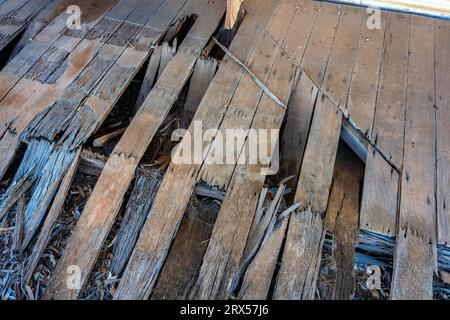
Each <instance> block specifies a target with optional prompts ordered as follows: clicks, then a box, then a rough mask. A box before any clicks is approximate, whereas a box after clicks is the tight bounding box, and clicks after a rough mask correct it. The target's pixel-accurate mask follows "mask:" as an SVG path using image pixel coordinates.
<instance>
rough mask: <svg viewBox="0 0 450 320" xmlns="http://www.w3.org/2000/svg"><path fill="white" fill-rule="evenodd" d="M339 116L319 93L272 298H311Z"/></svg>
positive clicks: (338, 129) (339, 120)
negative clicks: (297, 208) (294, 205)
mask: <svg viewBox="0 0 450 320" xmlns="http://www.w3.org/2000/svg"><path fill="white" fill-rule="evenodd" d="M341 119H342V115H341V113H339V112H338V111H337V109H336V107H335V105H334V104H333V103H332V102H331V101H330V100H329V99H328V98H327V97H326V96H325V95H324V94H323V93H322V94H320V96H319V99H318V101H317V104H316V107H315V112H314V117H313V122H312V125H311V131H310V133H309V139H308V143H307V146H306V150H305V155H304V159H303V163H302V169H301V171H300V179H299V183H298V187H297V192H296V196H295V202H296V203H300V205H301V207H300V209H299V210H298V212H295V213H293V214H292V215H291V218H290V221H289V228H288V233H287V238H286V244H285V248H284V253H283V257H282V265H281V269H280V272H279V274H278V278H277V283H276V288H275V293H274V298H275V299H281V300H283V299H295V300H298V299H314V295H315V291H316V290H315V288H316V280H317V274H318V268H319V263H320V257H321V251H322V244H323V241H324V238H325V229H324V226H323V222H322V215H323V214H324V213H325V211H326V208H327V204H328V196H329V192H330V188H331V181H332V177H333V168H334V161H335V156H336V151H337V145H338V141H339V132H340V127H341Z"/></svg>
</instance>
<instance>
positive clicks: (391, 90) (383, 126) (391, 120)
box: [360, 12, 410, 236]
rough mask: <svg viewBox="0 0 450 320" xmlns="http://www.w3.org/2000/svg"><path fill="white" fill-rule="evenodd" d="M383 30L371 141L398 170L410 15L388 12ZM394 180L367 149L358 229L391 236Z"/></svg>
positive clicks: (391, 171) (390, 171)
mask: <svg viewBox="0 0 450 320" xmlns="http://www.w3.org/2000/svg"><path fill="white" fill-rule="evenodd" d="M386 28H387V30H386V40H385V41H386V43H385V48H384V51H383V56H382V66H381V74H380V82H379V88H378V94H377V103H376V109H375V116H374V117H375V118H374V124H373V128H372V136H371V141H372V142H373V143H374V144H375V145H377V146H378V147H379V148H380V149H381V150H383V152H384V153H386V155H387V156H388V157H389V159H388V160H389V161H391V162H392V163H394V164H395V166H396V167H397V168H400V167H401V165H402V162H403V134H404V132H403V130H404V119H405V106H406V88H407V72H408V50H409V37H410V16H409V15H403V14H399V13H394V12H389V13H388V21H387V26H386ZM398 181H399V175H398V172H397V171H396V170H395V169H394V168H392V166H390V165H389V163H388V162H386V161H385V159H383V157H382V156H381V155H380V154H379V153H378V152H377V151H376V150H375V149H374V148H373V147H371V146H369V147H368V156H367V162H366V172H365V179H364V188H363V198H362V203H361V222H360V226H361V228H363V229H366V230H370V231H374V232H378V233H382V234H387V235H391V236H393V235H395V232H396V231H395V230H396V221H397V197H398Z"/></svg>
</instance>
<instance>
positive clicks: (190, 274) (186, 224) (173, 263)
mask: <svg viewBox="0 0 450 320" xmlns="http://www.w3.org/2000/svg"><path fill="white" fill-rule="evenodd" d="M216 206H217V207H218V205H217V204H216V205H215V206H214V205H212V204H204V203H203V202H201V201H200V200H195V201H191V203H190V205H189V206H188V208H187V210H186V214H185V217H184V218H183V222H182V223H181V226H180V229H179V231H178V233H177V236H176V238H175V240H174V242H173V244H172V247H171V249H170V252H169V254H168V256H167V259H166V261H165V262H164V267H163V268H162V270H161V274H160V276H159V278H158V282H157V284H156V286H155V291H154V292H153V294H152V296H151V298H152V299H153V300H183V299H187V298H188V294H189V292H190V289H191V287H192V285H193V283H194V282H195V278H196V276H197V273H198V270H199V268H200V266H201V262H202V258H203V255H204V254H205V251H206V248H207V246H208V240H209V238H210V237H211V233H212V230H213V225H214V222H215V221H216V218H217V212H218V210H219V209H218V208H216Z"/></svg>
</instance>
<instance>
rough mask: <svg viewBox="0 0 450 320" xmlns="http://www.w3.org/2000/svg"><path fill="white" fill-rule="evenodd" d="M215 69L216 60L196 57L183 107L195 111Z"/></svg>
mask: <svg viewBox="0 0 450 320" xmlns="http://www.w3.org/2000/svg"><path fill="white" fill-rule="evenodd" d="M216 70H217V60H214V59H198V60H197V62H196V64H195V68H194V72H193V73H192V79H191V83H190V85H189V93H188V96H187V98H186V103H185V105H184V109H185V110H186V111H189V112H192V113H195V111H197V108H198V106H199V104H200V102H201V100H202V98H203V96H204V95H205V92H206V90H207V89H208V87H209V85H210V84H211V82H212V80H213V78H214V75H215V74H216Z"/></svg>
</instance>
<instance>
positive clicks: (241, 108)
mask: <svg viewBox="0 0 450 320" xmlns="http://www.w3.org/2000/svg"><path fill="white" fill-rule="evenodd" d="M295 13H296V4H295V3H289V2H288V1H283V2H282V3H280V5H279V6H277V8H276V9H275V11H274V12H273V16H272V17H271V19H270V20H269V22H268V23H267V26H266V29H265V32H264V34H263V35H262V37H261V39H260V42H259V43H260V44H259V45H258V46H257V48H256V51H255V52H256V54H255V56H254V59H255V62H254V63H251V64H250V66H249V68H251V70H252V72H253V74H255V75H256V77H258V78H259V79H261V81H262V82H263V84H265V85H266V84H267V86H268V83H269V82H271V83H273V82H274V81H273V79H274V78H276V76H277V73H278V72H284V70H283V69H280V67H279V66H277V65H276V64H275V63H276V62H277V61H278V60H279V59H280V57H282V56H284V52H283V49H282V48H281V47H282V46H286V44H285V43H284V40H285V37H286V36H287V32H288V30H289V27H290V25H291V22H292V21H293V17H294V15H295ZM286 59H287V58H286ZM269 88H270V87H269ZM262 97H264V93H263V90H262V89H261V88H260V86H258V84H257V83H256V82H255V81H254V79H252V76H251V75H250V74H248V73H247V74H245V75H244V77H243V78H242V80H241V82H240V83H239V87H238V89H237V90H236V92H235V94H234V96H233V99H232V101H231V103H230V105H229V106H228V108H227V110H226V113H225V116H224V118H223V121H222V123H221V125H220V127H219V130H220V132H218V133H217V134H216V135H217V136H218V137H219V138H217V139H215V140H214V141H213V142H212V145H211V147H210V148H209V150H208V153H207V156H206V159H205V163H204V164H203V166H202V169H201V172H200V176H201V179H202V180H203V181H205V182H206V183H207V184H209V185H210V186H217V187H218V188H221V189H225V190H226V189H227V188H228V185H229V183H230V179H231V177H232V175H233V171H234V168H235V166H236V164H237V162H238V159H239V156H240V153H241V150H242V149H243V148H245V146H246V139H245V138H246V137H245V135H241V136H240V137H239V136H238V135H239V133H242V132H245V130H248V129H249V128H250V127H251V124H252V121H253V119H254V117H255V114H256V112H257V110H258V106H259V103H260V101H261V99H262ZM230 131H233V132H235V134H236V137H235V139H229V137H228V136H227V135H228V134H229V132H230ZM227 138H228V139H227ZM225 139H227V140H228V141H224V140H225ZM229 140H232V141H231V145H230V141H229ZM234 140H235V141H234ZM224 151H225V152H224ZM249 152H250V151H249Z"/></svg>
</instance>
